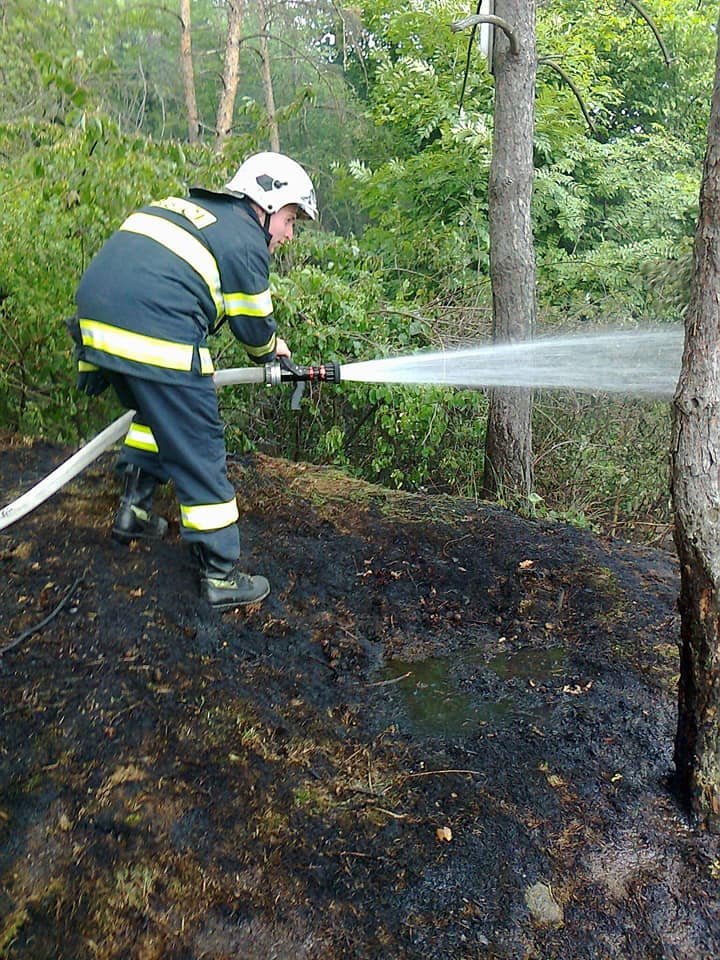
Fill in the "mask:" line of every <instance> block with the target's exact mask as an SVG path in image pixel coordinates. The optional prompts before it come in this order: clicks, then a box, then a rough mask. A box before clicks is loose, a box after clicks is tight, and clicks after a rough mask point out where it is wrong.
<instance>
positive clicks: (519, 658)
mask: <svg viewBox="0 0 720 960" xmlns="http://www.w3.org/2000/svg"><path fill="white" fill-rule="evenodd" d="M566 660H567V653H566V652H565V650H564V649H563V647H547V648H545V649H541V650H536V649H534V648H532V647H527V648H525V649H524V650H518V651H516V652H515V653H499V654H498V655H497V656H495V657H493V658H492V660H491V661H490V662H489V663H488V667H490V669H491V670H492V672H493V673H495V674H497V675H498V677H500V678H501V679H503V680H515V679H518V680H538V681H542V680H550V679H551V678H552V677H557V676H560V674H562V673H563V671H564V669H565V661H566Z"/></svg>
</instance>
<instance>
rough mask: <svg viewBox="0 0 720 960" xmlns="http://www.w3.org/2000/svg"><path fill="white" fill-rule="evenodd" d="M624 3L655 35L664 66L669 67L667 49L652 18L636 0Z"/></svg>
mask: <svg viewBox="0 0 720 960" xmlns="http://www.w3.org/2000/svg"><path fill="white" fill-rule="evenodd" d="M626 2H627V3H629V4H630V6H631V7H632V8H633V10H635V11H636V12H637V13H638V14H639V15H640V16H641V17H642V18H643V20H644V21H645V23H646V24H647V25H648V26H649V27H650V29H651V30H652V32H653V33H654V34H655V39H656V40H657V42H658V46H659V47H660V49H661V50H662V55H663V59H664V60H665V66H666V67H669V66H670V64H671V63H672V60H671V59H670V54H669V53H668V51H667V47H666V46H665V43H664V41H663V38H662V37H661V36H660V31H659V30H658V28H657V27H656V26H655V22H654V21H653V18H652V17H651V16H650V14H649V13H647V11H646V10H644V9H643V7H641V6H640V4H639V3H638V2H637V0H626Z"/></svg>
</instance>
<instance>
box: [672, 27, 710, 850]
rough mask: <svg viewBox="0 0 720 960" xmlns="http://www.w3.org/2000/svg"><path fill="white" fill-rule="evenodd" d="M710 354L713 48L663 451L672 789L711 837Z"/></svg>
mask: <svg viewBox="0 0 720 960" xmlns="http://www.w3.org/2000/svg"><path fill="white" fill-rule="evenodd" d="M718 29H719V30H720V23H719V24H718ZM719 36H720V34H719ZM719 349H720V44H719V46H718V53H717V56H716V61H715V87H714V90H713V97H712V107H711V112H710V125H709V129H708V145H707V152H706V154H705V165H704V170H703V181H702V187H701V191H700V216H699V220H698V224H697V229H696V232H695V274H694V279H693V285H692V291H691V295H690V304H689V306H688V310H687V313H686V316H685V350H684V353H683V360H682V370H681V373H680V380H679V382H678V387H677V391H676V393H675V398H674V401H673V435H672V447H671V458H672V494H673V505H674V508H675V544H676V547H677V551H678V556H679V558H680V601H679V606H680V616H681V631H680V634H681V636H680V639H681V650H680V683H679V691H678V726H677V733H676V736H675V771H676V783H677V786H678V789H679V792H680V796H681V798H682V799H683V801H684V802H685V803H686V804H687V806H688V807H689V809H690V810H692V811H693V812H694V813H695V814H696V815H697V816H698V818H699V820H700V822H701V823H702V824H703V825H704V826H706V827H708V828H709V829H712V830H714V831H716V832H720V369H719V368H718V350H719Z"/></svg>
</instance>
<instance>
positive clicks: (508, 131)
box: [482, 0, 537, 501]
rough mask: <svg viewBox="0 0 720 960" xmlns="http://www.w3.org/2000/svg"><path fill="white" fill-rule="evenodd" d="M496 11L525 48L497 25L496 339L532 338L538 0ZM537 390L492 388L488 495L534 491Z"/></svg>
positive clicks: (492, 192) (492, 201)
mask: <svg viewBox="0 0 720 960" xmlns="http://www.w3.org/2000/svg"><path fill="white" fill-rule="evenodd" d="M495 13H496V15H497V16H499V17H502V18H503V19H504V20H506V21H507V22H508V23H509V24H510V26H511V27H512V29H513V31H514V33H515V34H516V36H517V39H518V42H519V45H520V50H519V53H518V54H517V55H514V54H512V53H511V52H510V42H509V40H508V38H507V37H506V35H505V34H504V33H503V32H502V31H501V30H498V29H497V28H496V31H495V43H494V55H493V73H494V75H495V122H494V132H493V148H492V149H493V155H492V161H491V164H490V180H489V209H490V279H491V283H492V291H493V333H494V339H495V341H496V342H517V341H522V340H528V339H530V338H531V337H532V333H533V328H534V325H535V313H536V300H535V249H534V245H533V236H532V220H531V205H532V184H533V135H534V123H535V76H536V73H537V52H536V44H535V0H497V2H496V4H495ZM532 481H533V471H532V392H531V391H530V390H525V389H516V388H509V389H508V388H504V389H496V390H492V391H491V392H490V411H489V414H488V425H487V436H486V440H485V471H484V477H483V489H482V492H483V495H484V496H486V497H489V498H495V497H498V496H500V497H502V498H503V499H505V500H506V501H512V500H515V499H526V498H527V497H528V495H529V494H530V492H531V489H532Z"/></svg>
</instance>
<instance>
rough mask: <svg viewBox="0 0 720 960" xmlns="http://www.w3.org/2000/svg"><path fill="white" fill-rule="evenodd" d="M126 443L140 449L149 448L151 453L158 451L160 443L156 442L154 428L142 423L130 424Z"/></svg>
mask: <svg viewBox="0 0 720 960" xmlns="http://www.w3.org/2000/svg"><path fill="white" fill-rule="evenodd" d="M125 443H126V444H127V446H128V447H136V448H137V449H138V450H149V451H150V452H151V453H157V452H158V445H157V443H156V442H155V437H154V436H153V432H152V430H151V429H150V427H146V426H145V425H144V424H142V423H131V424H130V429H129V430H128V432H127V435H126V437H125Z"/></svg>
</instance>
